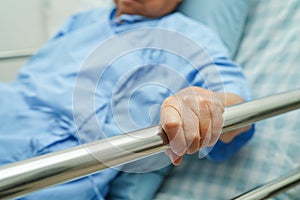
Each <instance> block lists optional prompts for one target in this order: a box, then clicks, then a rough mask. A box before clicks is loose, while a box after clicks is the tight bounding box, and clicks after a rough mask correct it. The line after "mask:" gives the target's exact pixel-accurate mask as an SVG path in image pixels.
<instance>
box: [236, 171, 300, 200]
mask: <svg viewBox="0 0 300 200" xmlns="http://www.w3.org/2000/svg"><path fill="white" fill-rule="evenodd" d="M298 184H300V167H298V168H297V169H294V170H293V171H292V172H289V173H288V174H286V175H283V176H281V177H279V178H277V179H274V180H272V181H270V182H268V183H265V184H263V185H261V186H259V187H256V188H254V189H252V190H249V191H248V192H245V193H243V194H241V195H239V196H237V197H235V198H233V199H232V200H257V199H270V198H272V197H275V196H277V195H278V194H280V193H282V192H284V191H286V190H288V189H290V188H293V187H295V186H297V185H298Z"/></svg>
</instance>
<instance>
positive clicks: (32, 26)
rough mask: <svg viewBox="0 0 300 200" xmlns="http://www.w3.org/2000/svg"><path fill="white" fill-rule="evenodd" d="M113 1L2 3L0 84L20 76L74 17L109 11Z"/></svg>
mask: <svg viewBox="0 0 300 200" xmlns="http://www.w3.org/2000/svg"><path fill="white" fill-rule="evenodd" d="M112 2H113V1H112V0H26V1H20V0H1V1H0V4H1V5H0V27H1V31H0V82H9V81H12V80H14V79H15V78H16V76H17V72H18V70H19V69H20V67H22V65H23V64H24V63H25V62H26V60H28V58H29V57H30V56H31V55H32V54H34V53H35V52H36V51H37V50H38V49H39V48H40V47H41V46H42V45H43V44H44V43H45V42H46V41H47V40H48V39H49V38H50V37H51V36H52V35H53V34H54V33H55V32H56V30H57V29H58V28H59V27H60V26H61V25H62V24H63V22H64V21H65V20H66V19H67V18H68V17H69V16H70V15H71V14H73V13H75V12H79V11H82V10H85V9H89V8H93V7H109V6H111V5H112Z"/></svg>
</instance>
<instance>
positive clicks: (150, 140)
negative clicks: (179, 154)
mask: <svg viewBox="0 0 300 200" xmlns="http://www.w3.org/2000/svg"><path fill="white" fill-rule="evenodd" d="M298 108H300V89H295V90H291V91H288V92H284V93H280V94H276V95H273V96H269V97H264V98H260V99H256V100H253V101H249V102H245V103H241V104H238V105H234V106H231V107H227V108H226V109H225V122H224V126H223V130H222V133H224V132H228V131H231V130H235V129H237V128H240V127H244V126H247V125H250V124H252V123H253V122H256V121H259V120H263V119H266V118H269V117H272V116H276V115H279V114H282V113H285V112H288V111H292V110H295V109H298ZM168 148H169V146H168V141H167V139H166V136H165V133H164V132H163V130H162V129H161V128H160V126H154V127H150V128H147V129H143V130H139V131H135V132H131V133H128V134H124V135H120V136H116V137H112V138H108V139H105V140H99V141H96V142H92V143H87V144H83V145H80V146H77V147H73V148H70V149H66V150H63V151H58V152H54V153H50V154H46V155H42V156H39V157H35V158H31V159H28V160H24V161H20V162H17V163H13V164H9V165H6V166H3V167H1V168H0V198H1V199H2V198H5V199H6V198H15V197H20V196H24V195H26V194H28V193H30V192H33V191H37V190H40V189H42V188H45V187H49V186H52V185H56V184H60V183H64V182H68V181H71V180H74V179H78V178H80V177H83V176H86V175H89V174H93V173H96V172H99V171H101V170H104V169H106V168H109V167H112V166H118V165H121V164H124V163H128V162H131V161H134V160H137V159H141V158H144V157H148V156H150V155H154V154H157V153H160V152H162V151H165V150H166V149H168Z"/></svg>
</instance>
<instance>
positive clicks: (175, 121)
mask: <svg viewBox="0 0 300 200" xmlns="http://www.w3.org/2000/svg"><path fill="white" fill-rule="evenodd" d="M179 110H180V106H179V103H178V100H177V99H176V98H175V97H172V98H168V99H166V100H165V102H164V104H163V105H162V107H161V126H162V128H163V129H164V131H165V132H166V135H167V137H168V139H169V144H170V147H171V150H172V151H173V152H174V153H175V154H177V155H179V156H181V155H183V154H184V153H185V152H186V147H187V144H186V139H185V136H184V131H183V122H182V118H181V115H180V114H181V111H179Z"/></svg>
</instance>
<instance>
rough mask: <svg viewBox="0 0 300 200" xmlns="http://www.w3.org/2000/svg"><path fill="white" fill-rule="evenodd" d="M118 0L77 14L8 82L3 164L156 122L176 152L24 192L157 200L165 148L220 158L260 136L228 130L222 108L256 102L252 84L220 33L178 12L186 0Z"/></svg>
mask: <svg viewBox="0 0 300 200" xmlns="http://www.w3.org/2000/svg"><path fill="white" fill-rule="evenodd" d="M114 2H115V5H116V6H115V8H113V9H111V10H96V9H95V10H90V11H86V12H83V13H79V14H77V15H74V16H73V17H71V18H70V19H69V20H68V21H67V22H66V23H65V24H64V25H63V26H62V27H61V29H60V30H59V31H58V32H57V34H56V35H54V36H53V37H52V38H51V39H50V40H49V41H48V42H47V44H45V46H44V47H43V48H42V49H41V50H40V51H39V52H37V54H36V55H34V56H33V57H32V58H31V59H30V60H29V61H28V62H27V64H25V66H23V68H22V69H21V71H20V72H19V75H18V78H17V80H16V81H14V82H12V83H9V84H0V89H1V95H0V96H1V97H0V102H1V104H0V107H1V111H2V112H1V115H3V116H2V117H1V122H0V143H1V144H0V163H1V165H5V164H8V163H11V162H16V161H19V160H24V159H28V158H31V157H35V156H38V155H42V154H46V153H49V152H53V151H58V150H62V149H65V148H70V147H72V146H76V145H80V144H81V143H85V142H90V141H93V140H99V139H103V138H106V137H111V136H115V135H119V134H122V133H124V132H129V131H133V130H136V129H141V128H143V127H148V126H151V125H156V124H161V126H162V128H163V129H164V131H165V132H166V135H167V137H168V140H169V144H170V149H169V150H167V151H166V152H165V154H160V155H158V156H156V157H152V158H151V157H150V158H148V159H145V160H144V161H143V162H138V161H137V162H135V163H133V164H132V165H131V166H133V168H136V169H137V171H138V172H143V173H128V172H126V170H122V168H118V170H117V169H107V170H105V171H102V172H99V173H96V174H93V175H90V176H88V177H85V178H81V179H79V180H76V181H72V182H69V183H66V184H61V185H58V186H55V187H51V188H47V189H44V190H41V191H38V192H35V193H32V194H29V195H27V196H25V197H22V199H105V198H109V199H152V198H153V196H154V195H155V192H156V191H157V189H158V188H159V186H160V184H161V183H162V181H163V178H164V176H165V175H166V174H168V171H169V170H170V167H169V166H167V165H164V166H163V165H159V163H160V162H161V160H160V159H163V157H166V155H167V156H168V157H169V160H170V163H168V164H171V163H172V164H173V165H179V164H180V163H181V161H182V158H183V156H184V155H185V154H193V153H195V152H199V156H206V158H207V159H211V160H213V161H222V160H225V159H228V158H229V157H230V156H232V155H233V154H234V153H236V152H237V151H238V150H239V149H240V148H241V147H242V146H243V145H245V144H246V143H247V141H249V140H250V138H251V137H252V135H253V129H252V128H250V127H245V128H242V129H239V130H236V131H231V132H228V133H225V134H222V135H221V134H220V133H221V129H222V125H223V113H224V107H225V106H229V105H233V104H237V103H240V102H243V101H244V100H248V99H249V96H250V95H249V90H248V86H247V83H246V80H245V78H244V76H243V74H242V72H241V69H240V68H239V67H238V66H237V65H236V64H234V63H233V62H232V61H231V60H230V59H229V58H228V53H227V50H226V49H225V47H224V46H223V44H222V42H221V41H220V40H219V38H218V37H217V35H216V34H215V33H213V32H212V31H211V30H210V29H209V28H208V27H206V26H204V25H202V24H199V23H197V22H195V21H193V20H191V19H189V18H187V17H185V16H184V15H182V14H181V13H179V12H176V8H177V6H178V5H179V4H180V3H181V2H182V0H115V1H114ZM145 33H147V34H145ZM152 33H158V34H157V35H155V34H152ZM122 37H123V38H125V40H123V42H114V41H120V38H122ZM173 37H174V39H173ZM157 41H159V42H158V43H157ZM168 41H172V42H169V43H168ZM106 44H113V45H110V46H105V45H106ZM145 44H146V45H145ZM160 45H161V48H158V46H160ZM193 45H196V46H197V47H199V49H198V50H195V49H193V48H192V47H193ZM178 46H179V47H178ZM151 47H154V48H151ZM164 47H166V48H167V49H164ZM172 48H176V51H177V52H175V50H174V51H173V49H172ZM99 49H100V50H101V49H103V50H101V51H99ZM121 49H125V50H124V51H121ZM124 52H125V53H124ZM178 52H179V53H180V52H181V53H182V54H184V55H179V53H178ZM115 54H116V55H115ZM111 55H115V56H113V57H111ZM107 60H109V61H107ZM194 61H196V62H194ZM87 65H88V66H89V67H88V68H84V67H85V66H87ZM91 66H93V67H91ZM94 72H97V73H98V75H99V76H98V75H97V79H95V80H94V77H93V76H94V75H95V73H94ZM89 84H95V87H94V88H93V87H88V86H90V85H89ZM87 94H92V97H93V98H94V101H93V103H92V104H93V105H91V104H90V103H86V102H85V99H87V98H88V96H87ZM157 105H159V106H157ZM90 107H92V108H93V109H92V111H89V108H90ZM94 119H96V120H94ZM168 157H167V158H168ZM154 163H158V166H156V167H155V166H153V165H154ZM212 170H213V169H212ZM129 171H130V170H129ZM132 171H134V170H132ZM199 176H201V169H199ZM140 180H142V181H140Z"/></svg>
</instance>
